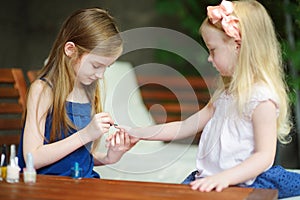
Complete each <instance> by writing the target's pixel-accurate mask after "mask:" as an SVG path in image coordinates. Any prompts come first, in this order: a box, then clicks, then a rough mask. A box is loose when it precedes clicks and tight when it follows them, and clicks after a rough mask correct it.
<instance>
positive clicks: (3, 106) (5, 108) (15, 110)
mask: <svg viewBox="0 0 300 200" xmlns="http://www.w3.org/2000/svg"><path fill="white" fill-rule="evenodd" d="M22 112H23V108H22V105H20V104H17V103H0V114H19V113H22Z"/></svg>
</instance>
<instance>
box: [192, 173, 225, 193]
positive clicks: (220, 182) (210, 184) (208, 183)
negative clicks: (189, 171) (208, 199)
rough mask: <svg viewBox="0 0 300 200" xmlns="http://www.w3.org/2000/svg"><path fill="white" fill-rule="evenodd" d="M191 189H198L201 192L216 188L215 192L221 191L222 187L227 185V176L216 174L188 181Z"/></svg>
mask: <svg viewBox="0 0 300 200" xmlns="http://www.w3.org/2000/svg"><path fill="white" fill-rule="evenodd" d="M190 185H191V188H192V190H199V191H201V192H210V191H212V190H214V189H216V191H217V192H221V191H222V190H223V189H225V188H228V187H229V181H228V178H226V177H224V176H222V175H220V174H216V175H213V176H208V177H205V178H200V179H197V180H195V181H193V182H191V183H190Z"/></svg>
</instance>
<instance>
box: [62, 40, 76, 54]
mask: <svg viewBox="0 0 300 200" xmlns="http://www.w3.org/2000/svg"><path fill="white" fill-rule="evenodd" d="M64 51H65V54H66V55H67V56H68V57H72V55H73V54H74V53H75V52H76V46H75V44H74V42H67V43H66V44H65V47H64Z"/></svg>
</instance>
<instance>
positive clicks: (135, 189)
mask: <svg viewBox="0 0 300 200" xmlns="http://www.w3.org/2000/svg"><path fill="white" fill-rule="evenodd" d="M277 196H278V193H277V191H276V190H263V189H252V188H239V187H230V188H227V189H225V190H223V191H222V192H208V193H206V192H199V191H193V190H191V189H190V187H189V186H188V185H182V184H168V183H154V182H138V181H122V180H106V179H72V178H71V177H62V176H49V175H38V176H37V181H36V183H34V184H25V183H24V182H23V180H22V179H21V180H20V182H19V183H7V182H5V181H2V182H0V199H7V200H9V199H22V200H26V199H74V200H76V199H80V200H81V199H108V200H110V199H113V200H118V199H138V200H141V199H149V200H150V199H151V200H155V199H159V200H162V199H172V200H176V199H189V200H193V199H197V200H201V199H210V200H216V199H221V200H235V199H236V200H239V199H247V200H254V199H255V200H259V199H261V200H273V199H277Z"/></svg>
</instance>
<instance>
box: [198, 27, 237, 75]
mask: <svg viewBox="0 0 300 200" xmlns="http://www.w3.org/2000/svg"><path fill="white" fill-rule="evenodd" d="M202 37H203V40H204V42H205V44H206V46H207V48H208V50H209V56H208V62H211V63H212V65H213V66H214V67H215V68H216V69H217V70H218V72H219V73H220V74H221V75H222V76H229V77H230V76H232V75H233V72H234V68H235V65H236V63H237V58H238V53H239V45H238V44H237V43H236V42H235V41H234V39H233V38H230V37H228V36H227V35H226V34H225V33H224V32H222V31H220V30H218V29H216V28H213V27H209V26H207V27H204V28H203V30H202Z"/></svg>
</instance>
